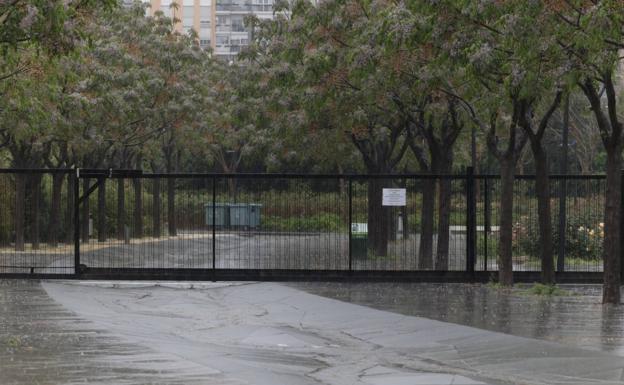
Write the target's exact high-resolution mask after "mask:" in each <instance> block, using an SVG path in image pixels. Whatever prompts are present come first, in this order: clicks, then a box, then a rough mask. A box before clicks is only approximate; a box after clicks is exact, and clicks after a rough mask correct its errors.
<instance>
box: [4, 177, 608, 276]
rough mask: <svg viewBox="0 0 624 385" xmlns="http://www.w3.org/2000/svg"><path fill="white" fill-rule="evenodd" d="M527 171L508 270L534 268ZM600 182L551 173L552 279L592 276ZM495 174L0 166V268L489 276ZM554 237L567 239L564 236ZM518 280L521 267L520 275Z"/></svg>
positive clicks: (597, 263)
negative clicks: (191, 171) (192, 171)
mask: <svg viewBox="0 0 624 385" xmlns="http://www.w3.org/2000/svg"><path fill="white" fill-rule="evenodd" d="M534 184H535V181H534V177H532V176H518V177H517V179H516V181H515V186H514V207H515V208H514V214H513V219H514V235H513V250H514V253H513V268H514V271H516V272H518V273H517V274H518V276H519V277H520V278H521V279H522V277H523V276H524V277H525V279H534V277H536V274H534V273H538V272H539V269H540V261H539V257H538V255H539V249H538V245H539V243H538V238H539V229H538V220H537V200H536V197H535V186H534ZM604 185H605V180H604V176H600V175H597V176H553V177H552V178H551V209H552V214H553V221H552V222H553V230H554V231H553V233H554V238H555V254H556V258H557V261H556V265H557V267H558V275H559V277H560V278H561V277H564V271H565V272H568V274H570V273H574V274H576V277H585V278H582V279H584V280H587V279H594V280H595V279H599V276H598V275H599V274H600V272H601V271H602V221H603V207H604V188H605V186H604ZM499 199H500V179H499V178H498V177H497V176H494V175H473V174H472V172H471V170H468V172H467V173H466V174H463V175H444V176H442V175H437V176H431V175H383V176H380V175H272V174H238V175H223V174H143V173H141V172H136V171H124V170H108V171H102V170H78V171H77V170H0V275H3V276H24V275H28V276H50V277H90V278H104V277H105V278H124V277H128V278H130V277H133V278H171V279H180V278H182V279H183V278H193V279H229V278H232V279H245V278H247V279H295V278H301V277H304V278H305V277H308V278H317V279H349V278H354V277H357V278H360V279H367V278H370V279H378V278H379V279H384V278H385V279H401V278H406V279H416V278H422V279H436V280H471V279H480V280H485V279H488V277H489V274H490V273H489V272H494V271H496V270H497V261H496V256H497V247H498V231H499V227H498V211H499V210H498V207H499ZM561 240H563V241H561ZM523 274H524V275H523Z"/></svg>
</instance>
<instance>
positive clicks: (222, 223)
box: [204, 203, 230, 227]
mask: <svg viewBox="0 0 624 385" xmlns="http://www.w3.org/2000/svg"><path fill="white" fill-rule="evenodd" d="M229 206H230V205H229V203H217V204H215V226H216V227H228V226H230V210H229ZM204 208H205V210H206V225H208V226H212V203H206V204H205V205H204Z"/></svg>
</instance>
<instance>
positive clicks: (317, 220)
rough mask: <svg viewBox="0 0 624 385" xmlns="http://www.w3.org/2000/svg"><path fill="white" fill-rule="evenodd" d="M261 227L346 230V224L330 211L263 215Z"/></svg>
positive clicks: (264, 228)
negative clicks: (281, 215)
mask: <svg viewBox="0 0 624 385" xmlns="http://www.w3.org/2000/svg"><path fill="white" fill-rule="evenodd" d="M262 229H263V230H269V231H314V232H316V231H321V232H341V233H346V232H347V231H348V227H347V224H346V223H344V222H343V221H342V220H341V218H340V217H339V216H338V215H336V214H332V213H319V214H313V215H310V216H305V217H303V216H302V217H290V218H284V217H277V216H263V217H262Z"/></svg>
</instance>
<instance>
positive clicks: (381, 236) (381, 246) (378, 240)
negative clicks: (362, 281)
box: [368, 178, 390, 257]
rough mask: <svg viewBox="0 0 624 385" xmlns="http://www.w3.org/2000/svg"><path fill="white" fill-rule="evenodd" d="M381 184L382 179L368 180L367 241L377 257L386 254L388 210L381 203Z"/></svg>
mask: <svg viewBox="0 0 624 385" xmlns="http://www.w3.org/2000/svg"><path fill="white" fill-rule="evenodd" d="M383 186H384V182H383V180H382V179H375V178H373V179H370V180H369V181H368V241H369V245H370V246H371V247H370V248H371V249H372V250H373V251H374V252H375V255H376V256H377V257H385V256H386V255H387V254H388V227H389V225H390V212H389V210H388V209H387V208H386V207H383V206H382V205H381V204H382V193H383V192H382V190H383Z"/></svg>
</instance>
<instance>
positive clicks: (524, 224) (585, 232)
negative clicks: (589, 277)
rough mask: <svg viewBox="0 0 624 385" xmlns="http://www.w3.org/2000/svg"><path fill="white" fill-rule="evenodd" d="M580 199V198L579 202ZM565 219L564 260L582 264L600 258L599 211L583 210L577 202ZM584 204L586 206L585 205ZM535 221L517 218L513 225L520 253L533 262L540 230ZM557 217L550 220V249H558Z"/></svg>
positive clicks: (538, 250)
mask: <svg viewBox="0 0 624 385" xmlns="http://www.w3.org/2000/svg"><path fill="white" fill-rule="evenodd" d="M579 199H580V198H579ZM577 204H578V206H577V205H574V206H571V207H570V209H569V210H568V214H567V216H566V244H565V253H566V259H568V258H569V259H577V260H582V261H589V260H601V259H602V258H603V238H604V223H603V222H604V217H603V215H602V212H601V210H582V207H583V205H582V204H581V203H580V202H577ZM586 204H587V202H586ZM537 220H538V219H537V218H536V217H527V216H524V217H520V220H519V221H518V222H517V224H516V239H517V242H516V243H517V246H518V247H519V249H520V250H521V251H522V252H523V253H526V255H529V256H531V257H534V258H538V257H539V253H540V245H539V226H538V224H537ZM557 226H558V220H557V217H555V218H554V220H553V249H554V251H555V254H556V250H558V248H559V231H558V227H557Z"/></svg>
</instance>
